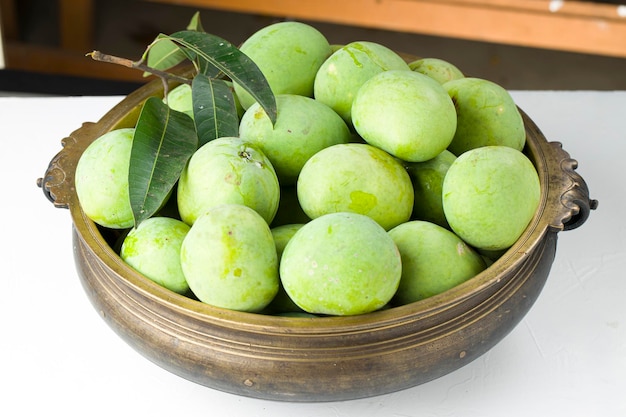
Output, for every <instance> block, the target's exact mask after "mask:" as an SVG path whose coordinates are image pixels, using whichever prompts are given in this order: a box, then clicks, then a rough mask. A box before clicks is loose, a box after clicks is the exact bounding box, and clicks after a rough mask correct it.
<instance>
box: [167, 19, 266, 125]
mask: <svg viewBox="0 0 626 417" xmlns="http://www.w3.org/2000/svg"><path fill="white" fill-rule="evenodd" d="M168 39H170V40H172V41H173V42H175V43H177V44H178V45H180V46H181V47H182V48H183V49H184V50H186V51H188V56H189V57H191V56H194V57H195V58H192V60H193V61H194V62H195V63H196V65H197V66H198V68H199V70H200V72H203V69H204V68H206V67H214V68H217V69H219V70H220V71H222V72H223V73H224V75H226V76H227V77H228V78H230V79H231V80H232V81H233V82H235V83H237V84H239V85H240V86H241V87H242V88H244V89H245V90H246V91H248V92H249V93H250V94H251V95H252V97H254V99H255V100H256V101H257V102H258V103H259V104H260V105H261V107H263V109H264V110H265V112H266V113H267V115H268V116H269V118H270V120H271V121H272V123H275V122H276V98H275V97H274V93H273V92H272V90H271V88H270V86H269V84H268V82H267V79H266V78H265V76H264V75H263V73H262V72H261V70H260V69H259V67H258V66H257V65H256V64H255V63H254V61H252V60H251V59H250V58H249V57H248V56H247V55H245V54H244V53H243V52H241V51H240V50H239V49H238V48H237V47H236V46H234V45H233V44H231V43H230V42H228V41H227V40H225V39H222V38H220V37H219V36H215V35H211V34H209V33H205V32H196V31H190V30H183V31H180V32H176V33H174V34H172V35H169V36H168Z"/></svg>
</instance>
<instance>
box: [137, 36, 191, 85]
mask: <svg viewBox="0 0 626 417" xmlns="http://www.w3.org/2000/svg"><path fill="white" fill-rule="evenodd" d="M163 36H165V35H163V34H160V35H159V36H157V38H156V39H155V40H154V42H152V43H151V44H150V46H149V47H148V49H147V50H146V53H145V55H144V59H145V60H146V64H147V65H148V66H149V67H150V68H154V69H158V70H162V71H164V70H168V69H170V68H173V67H175V66H176V65H178V64H180V63H181V62H183V61H185V60H186V59H187V54H186V53H185V52H183V51H182V50H181V49H180V47H179V46H178V45H177V44H176V43H174V42H172V41H171V40H169V39H166V38H164V37H163ZM149 75H150V73H149V72H144V74H143V76H144V77H147V76H149Z"/></svg>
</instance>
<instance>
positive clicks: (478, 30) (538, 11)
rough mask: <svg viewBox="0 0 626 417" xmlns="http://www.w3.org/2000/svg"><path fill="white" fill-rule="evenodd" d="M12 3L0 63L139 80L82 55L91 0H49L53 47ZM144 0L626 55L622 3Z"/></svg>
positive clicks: (7, 6)
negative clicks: (25, 35)
mask: <svg viewBox="0 0 626 417" xmlns="http://www.w3.org/2000/svg"><path fill="white" fill-rule="evenodd" d="M16 1H17V0H0V15H1V17H2V24H3V31H4V33H3V37H4V39H3V41H4V55H5V56H4V58H5V64H6V67H7V68H9V69H20V70H26V71H40V72H47V73H57V74H68V71H70V72H71V74H69V75H84V76H90V77H100V78H108V79H119V80H130V81H140V80H142V77H141V74H139V73H138V72H137V71H133V70H127V69H125V68H116V67H115V66H111V67H108V66H105V65H102V64H100V63H98V64H96V65H94V64H95V63H92V62H90V61H89V60H88V59H85V57H84V51H85V50H88V49H89V47H91V45H92V41H93V31H94V27H95V24H94V22H95V19H94V16H93V13H94V2H95V0H56V1H57V2H58V5H59V28H60V40H61V44H60V46H59V47H58V48H41V47H38V46H34V45H27V44H23V43H19V42H18V41H17V40H16V34H17V32H18V28H17V27H16V24H15V21H16V19H15V15H14V14H15V2H16ZM144 1H146V2H153V3H164V4H170V5H177V6H187V7H194V8H197V9H198V10H202V9H215V10H222V11H230V12H239V13H245V14H255V15H266V16H272V17H278V18H290V19H299V20H306V21H318V22H325V23H334V24H340V25H348V26H356V27H367V28H376V29H384V30H392V31H397V32H406V33H416V34H426V35H433V36H441V37H448V38H457V39H466V40H474V41H483V42H491V43H500V44H507V45H517V46H524V47H533V48H544V49H550V50H558V51H568V52H575V53H584V54H592V55H599V56H611V57H619V58H626V5H621V6H618V5H614V4H607V3H597V2H590V1H562V0H561V1H555V0H482V1H479V0H340V1H337V0H272V1H259V0H144ZM625 2H626V0H625ZM144 80H145V79H144Z"/></svg>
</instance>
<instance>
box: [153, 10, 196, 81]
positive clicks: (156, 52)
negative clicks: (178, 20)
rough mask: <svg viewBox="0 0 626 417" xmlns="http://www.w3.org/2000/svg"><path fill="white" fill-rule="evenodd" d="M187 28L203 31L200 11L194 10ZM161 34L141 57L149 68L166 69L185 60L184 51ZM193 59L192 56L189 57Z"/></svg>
mask: <svg viewBox="0 0 626 417" xmlns="http://www.w3.org/2000/svg"><path fill="white" fill-rule="evenodd" d="M187 29H188V30H194V31H199V32H204V28H203V27H202V23H201V22H200V12H196V13H195V14H194V15H193V16H192V17H191V20H190V21H189V24H188V25H187ZM164 36H165V35H163V34H159V35H158V36H157V37H156V39H155V40H154V41H153V42H152V43H151V44H150V45H149V46H148V48H147V49H146V52H145V53H144V56H143V59H144V61H146V65H148V66H149V67H150V68H155V69H158V70H162V71H165V70H168V69H171V68H174V67H175V66H176V65H178V64H180V63H181V62H183V61H185V60H186V59H187V58H188V57H187V54H186V53H185V51H182V50H181V49H180V46H178V45H177V44H176V43H175V42H172V41H171V40H169V39H164ZM191 59H193V57H192V58H191ZM149 75H150V73H149V72H145V73H144V77H147V76H149Z"/></svg>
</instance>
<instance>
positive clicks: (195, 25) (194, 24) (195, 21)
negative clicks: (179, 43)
mask: <svg viewBox="0 0 626 417" xmlns="http://www.w3.org/2000/svg"><path fill="white" fill-rule="evenodd" d="M187 30H195V31H198V32H204V28H203V27H202V22H200V12H195V13H194V14H193V16H191V20H190V21H189V24H188V25H187Z"/></svg>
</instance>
